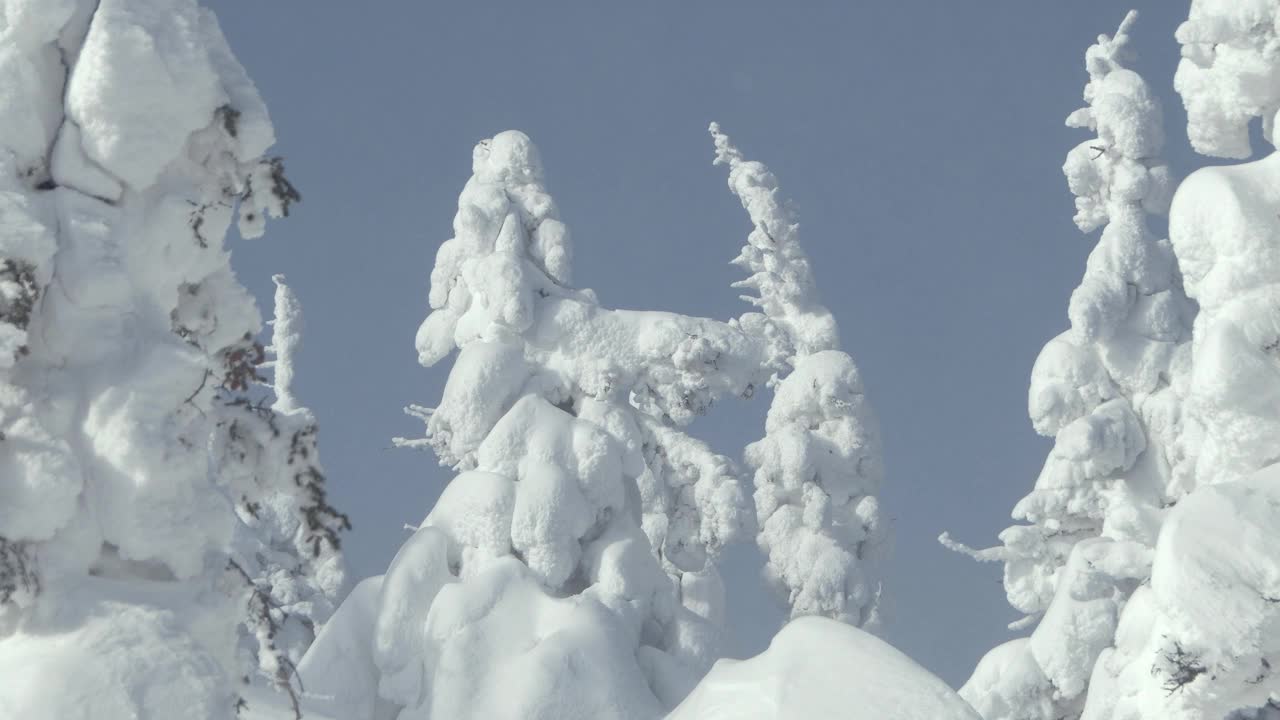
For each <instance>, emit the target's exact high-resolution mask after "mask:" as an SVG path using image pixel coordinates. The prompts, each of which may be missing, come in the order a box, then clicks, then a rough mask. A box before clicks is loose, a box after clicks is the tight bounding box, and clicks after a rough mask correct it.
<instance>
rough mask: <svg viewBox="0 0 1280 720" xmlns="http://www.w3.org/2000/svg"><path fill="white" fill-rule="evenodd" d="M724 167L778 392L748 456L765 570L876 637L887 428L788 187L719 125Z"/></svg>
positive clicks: (805, 602)
mask: <svg viewBox="0 0 1280 720" xmlns="http://www.w3.org/2000/svg"><path fill="white" fill-rule="evenodd" d="M711 135H712V137H713V138H714V140H715V145H716V163H717V164H724V165H727V166H728V167H729V187H730V189H731V190H732V191H733V192H734V194H735V195H737V196H738V198H739V199H741V201H742V206H743V208H745V209H746V210H747V213H748V215H749V216H750V217H751V222H752V224H753V225H754V226H755V227H754V229H753V230H752V231H751V234H750V235H749V236H748V237H747V245H746V246H745V247H744V248H743V249H742V253H741V254H740V255H739V256H738V257H737V258H736V259H735V260H734V262H735V264H737V265H739V266H741V267H743V268H744V269H746V270H747V271H749V272H750V273H751V275H750V277H749V278H748V279H746V280H744V281H741V282H739V283H738V284H737V285H738V286H739V287H745V288H750V289H752V290H755V291H756V292H757V293H759V295H758V297H756V296H744V299H746V300H748V301H750V302H752V303H753V304H755V305H757V306H759V307H760V309H761V312H758V313H748V314H746V315H744V316H743V317H742V318H740V319H739V324H740V326H741V327H743V328H746V329H748V330H749V331H750V332H752V333H754V334H756V335H758V336H759V337H762V338H764V339H765V340H766V342H767V343H768V348H769V353H768V355H769V361H770V365H769V369H770V370H773V371H774V372H777V373H779V374H785V377H784V378H783V379H781V380H780V381H777V380H776V376H775V388H774V389H775V393H774V398H773V403H772V404H771V405H770V407H769V416H768V419H767V420H766V422H765V432H766V435H765V437H764V438H763V439H762V440H760V441H758V442H756V443H753V444H751V445H750V446H748V447H747V451H746V460H747V464H748V465H750V466H751V468H752V469H753V470H754V471H755V488H756V489H755V506H756V516H757V518H758V521H759V526H760V533H759V536H758V538H757V540H758V543H759V545H760V548H761V550H762V551H764V553H765V557H766V558H767V564H766V567H765V573H766V575H767V576H768V578H769V580H770V581H771V582H772V583H773V584H774V585H775V586H776V587H777V588H778V589H779V590H780V591H781V592H782V594H783V595H784V596H785V597H786V598H787V599H788V604H789V606H790V608H791V615H792V616H793V617H796V616H801V615H825V616H828V617H832V618H836V619H838V620H841V621H843V622H847V623H851V624H854V625H861V626H864V627H867V628H869V629H874V628H875V627H877V626H878V625H879V623H880V607H879V603H880V581H879V573H878V565H879V564H880V562H881V560H882V558H881V556H882V555H883V553H884V550H885V547H884V545H885V539H886V535H887V532H886V528H885V523H884V521H883V520H882V518H881V515H880V508H879V503H878V501H877V499H876V494H877V492H878V491H879V487H880V482H881V478H882V476H883V468H882V461H881V453H880V438H879V427H878V423H877V420H876V417H875V414H874V412H873V411H872V409H871V405H870V403H868V402H867V400H866V396H865V394H864V392H863V387H862V379H861V377H860V376H859V374H858V368H857V367H856V366H855V365H854V363H853V359H852V358H850V357H849V356H848V355H847V354H845V353H843V352H841V351H840V350H839V349H838V347H839V337H838V333H837V328H836V323H835V319H834V318H833V317H832V315H831V312H830V311H829V310H827V308H826V307H825V306H824V305H823V304H822V302H821V300H820V299H819V298H818V293H817V287H816V285H815V284H814V280H813V273H812V271H811V269H810V267H809V259H808V257H806V255H805V253H804V249H803V248H802V247H801V246H800V243H799V223H798V222H797V221H796V218H795V216H794V213H793V212H792V211H791V209H790V208H789V207H788V206H787V205H786V204H785V203H784V202H783V200H782V198H781V197H780V196H779V190H778V181H777V178H775V177H774V175H773V173H771V172H769V169H768V168H767V167H765V166H764V165H762V164H761V163H759V162H755V161H748V160H745V159H744V158H743V156H742V153H741V152H740V151H739V150H738V149H737V148H736V147H734V145H733V144H732V142H731V141H730V140H729V138H728V136H726V135H725V134H724V133H723V132H721V130H720V127H719V126H718V125H716V124H714V123H713V124H712V125H711Z"/></svg>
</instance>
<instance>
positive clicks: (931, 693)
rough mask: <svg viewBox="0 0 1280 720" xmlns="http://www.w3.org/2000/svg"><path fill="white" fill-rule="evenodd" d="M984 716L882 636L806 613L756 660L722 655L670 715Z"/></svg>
mask: <svg viewBox="0 0 1280 720" xmlns="http://www.w3.org/2000/svg"><path fill="white" fill-rule="evenodd" d="M825 718H831V719H832V720H834V719H835V718H849V719H850V720H860V719H862V718H865V719H866V720H976V719H977V718H978V714H977V713H975V712H974V711H973V709H972V708H970V707H969V705H968V704H967V703H966V702H965V701H964V700H962V699H961V698H960V697H958V696H957V695H956V694H955V693H954V692H953V691H952V690H951V688H949V687H947V686H946V684H945V683H943V682H942V681H941V680H939V679H938V678H936V677H934V676H933V675H932V674H930V673H929V672H928V671H926V670H924V669H923V668H921V667H920V666H919V665H917V664H916V663H915V662H913V661H912V660H911V659H910V658H908V657H907V656H905V655H903V654H902V653H900V652H898V651H897V650H895V649H894V648H892V647H891V646H889V645H888V644H886V643H885V642H883V641H881V640H879V639H877V638H876V637H875V636H873V635H870V634H868V633H866V632H864V631H861V630H859V629H857V628H855V627H851V626H849V625H845V624H842V623H837V622H833V621H831V620H829V619H826V618H823V617H802V618H797V619H795V620H792V621H791V622H789V623H788V624H787V625H786V626H785V627H783V628H782V630H780V631H779V632H778V634H777V635H776V636H775V637H774V639H773V641H772V642H771V643H769V648H768V649H767V650H765V651H764V652H762V653H760V654H759V655H757V656H755V657H753V658H750V659H748V660H741V661H739V660H720V661H719V662H717V663H716V665H715V667H713V668H712V669H711V672H710V673H709V674H708V675H707V677H706V678H705V679H704V680H703V681H702V683H701V684H699V685H698V687H697V689H695V690H694V691H693V693H692V694H690V695H689V697H688V698H687V699H686V700H685V701H684V702H683V703H681V704H680V707H678V708H676V710H675V711H674V712H672V713H671V714H670V715H668V716H667V720H823V719H825Z"/></svg>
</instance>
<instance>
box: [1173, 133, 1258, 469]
mask: <svg viewBox="0 0 1280 720" xmlns="http://www.w3.org/2000/svg"><path fill="white" fill-rule="evenodd" d="M1278 178H1280V155H1276V154H1274V153H1273V154H1272V155H1270V156H1268V157H1266V158H1264V159H1262V160H1258V161H1255V162H1251V163H1245V164H1242V165H1235V166H1229V167H1214V168H1204V169H1202V170H1199V171H1197V172H1195V173H1193V174H1192V175H1191V176H1190V177H1188V178H1187V179H1186V181H1185V182H1183V183H1182V185H1181V186H1180V187H1179V188H1178V193H1177V195H1176V196H1175V197H1174V204H1173V208H1172V210H1171V212H1170V218H1169V230H1170V236H1171V238H1172V240H1173V243H1174V247H1175V248H1176V249H1177V251H1178V257H1179V259H1180V260H1181V262H1182V267H1183V271H1184V273H1185V274H1186V284H1187V291H1188V293H1189V294H1190V295H1191V296H1192V297H1193V298H1195V299H1196V300H1197V301H1198V302H1199V303H1200V315H1199V317H1197V319H1196V325H1195V340H1194V343H1193V353H1192V362H1193V370H1192V374H1191V386H1190V389H1191V398H1190V402H1191V403H1192V406H1193V408H1194V412H1195V413H1196V417H1197V420H1198V421H1199V422H1200V424H1202V425H1203V439H1202V444H1201V446H1200V448H1199V454H1200V456H1199V461H1198V465H1197V467H1198V473H1197V474H1198V475H1199V476H1200V477H1201V479H1202V480H1204V481H1208V482H1215V481H1219V480H1229V479H1238V478H1240V477H1243V476H1244V475H1246V474H1248V473H1249V472H1252V471H1253V470H1256V469H1258V468H1260V467H1262V466H1263V465H1265V464H1268V463H1270V462H1272V461H1274V460H1275V459H1276V458H1278V457H1280V410H1278V409H1277V408H1280V405H1278V404H1277V402H1278V401H1280V364H1278V363H1277V360H1276V355H1275V348H1276V345H1277V343H1278V342H1280V324H1278V323H1277V322H1276V318H1277V317H1278V315H1277V308H1280V304H1278V303H1280V219H1278V218H1277V216H1276V213H1277V212H1280V190H1277V179H1278Z"/></svg>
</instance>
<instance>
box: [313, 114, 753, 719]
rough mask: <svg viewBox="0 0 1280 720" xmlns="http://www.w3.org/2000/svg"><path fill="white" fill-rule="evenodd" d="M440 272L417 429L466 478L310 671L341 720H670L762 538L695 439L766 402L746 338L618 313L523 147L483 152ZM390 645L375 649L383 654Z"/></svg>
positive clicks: (425, 342)
mask: <svg viewBox="0 0 1280 720" xmlns="http://www.w3.org/2000/svg"><path fill="white" fill-rule="evenodd" d="M472 167H473V173H474V174H473V176H472V178H471V179H470V180H469V181H468V182H467V184H466V187H465V188H464V189H463V191H462V195H461V197H460V199H459V203H458V213H457V216H456V217H455V219H454V233H455V235H454V237H453V238H452V239H450V240H448V241H446V242H445V243H444V244H443V245H442V246H441V247H440V250H439V252H438V254H437V257H436V264H435V268H434V269H433V271H432V274H431V296H430V303H431V307H432V311H431V314H430V315H429V316H428V317H427V319H426V321H425V322H424V323H423V325H422V329H421V330H420V331H419V333H418V338H417V348H418V352H419V358H420V360H421V362H422V363H423V364H424V365H427V366H430V365H433V364H435V363H437V362H439V361H440V360H442V359H443V358H445V357H446V356H447V355H449V354H450V353H451V352H452V351H453V350H454V349H455V348H458V356H457V360H456V362H455V364H454V366H453V368H452V371H451V372H450V374H449V379H448V382H447V384H446V386H445V389H444V394H443V397H442V399H441V401H440V403H439V406H438V407H436V408H435V409H433V410H425V409H422V408H418V409H415V410H414V412H416V413H417V414H419V415H421V416H422V417H423V418H424V419H425V420H426V422H427V436H426V438H425V439H422V440H417V441H402V444H409V445H417V446H424V447H430V448H431V449H432V450H434V451H435V453H436V454H437V455H438V456H439V458H440V460H441V461H442V463H444V464H446V465H449V466H452V467H454V468H455V469H457V470H458V471H459V475H458V476H457V477H455V478H454V479H453V481H452V482H451V483H450V484H449V485H448V487H446V488H445V491H444V494H443V495H442V496H441V498H440V500H439V501H438V502H437V504H436V506H435V508H434V509H433V510H432V511H431V513H430V514H429V515H428V516H427V518H426V520H425V521H424V522H423V523H422V525H421V527H420V528H419V529H418V530H417V531H416V532H415V533H414V535H413V537H412V538H411V539H409V540H408V541H407V542H406V543H405V545H404V546H403V547H402V548H401V550H400V552H399V553H398V554H397V555H396V557H395V559H394V560H393V561H392V563H391V566H390V568H389V569H388V571H387V573H386V575H385V576H383V577H380V578H374V579H371V580H368V581H365V583H362V584H361V585H360V586H359V587H357V588H356V589H355V590H354V591H353V593H352V598H351V599H349V600H348V601H346V602H345V603H344V605H343V607H342V608H340V609H339V611H338V613H337V614H335V616H334V619H333V621H332V622H331V623H330V625H329V626H328V627H326V628H325V631H324V632H323V633H322V634H321V636H320V637H319V638H317V641H316V643H315V645H313V647H312V649H311V650H310V651H309V653H308V654H307V656H306V657H305V658H304V660H303V662H302V664H301V666H300V670H301V672H302V675H303V679H304V682H305V684H306V686H307V688H308V691H309V692H311V693H313V694H314V695H316V696H328V697H327V698H325V697H317V698H316V700H317V703H318V705H323V706H326V707H327V708H328V709H329V710H330V711H331V712H333V713H334V714H337V715H338V716H341V717H354V718H368V717H379V718H381V717H398V718H402V719H405V720H407V719H408V718H426V717H432V718H486V719H488V718H513V719H514V718H531V717H547V718H552V717H592V718H654V717H658V716H660V715H661V714H662V713H663V712H664V711H665V710H667V709H670V708H671V707H673V706H674V705H675V704H676V703H677V702H678V701H679V700H680V699H681V698H682V697H683V696H684V695H685V694H686V693H687V692H688V690H689V689H690V688H691V687H692V685H693V683H695V682H696V681H697V679H698V678H699V677H701V675H702V674H703V673H704V672H705V671H706V669H707V668H708V667H709V666H710V663H711V662H712V660H714V659H715V658H716V656H717V648H716V645H717V642H716V638H717V634H718V632H717V626H718V624H719V623H720V621H721V618H722V614H723V602H724V599H723V588H722V586H721V584H720V581H719V576H718V574H717V572H716V569H715V566H714V564H713V563H712V560H713V558H714V557H715V554H716V552H717V550H718V549H719V548H720V547H721V546H722V545H723V544H725V543H726V542H729V541H731V540H733V539H734V538H735V537H736V536H737V535H739V534H740V533H742V531H743V530H744V529H749V527H750V521H751V515H750V507H749V504H748V500H747V494H746V492H745V491H744V489H743V487H742V485H741V481H740V479H739V477H738V474H737V472H736V470H735V469H734V466H733V463H732V462H730V461H729V460H728V459H726V458H723V457H720V456H718V455H716V454H714V453H713V452H711V451H710V450H709V449H708V448H707V446H706V445H705V444H703V443H701V442H699V441H697V440H695V439H693V438H691V437H690V436H688V435H686V434H685V433H684V432H683V431H682V430H681V429H680V427H681V426H682V425H684V424H686V423H687V422H688V421H689V420H691V419H692V418H693V417H695V416H696V415H699V414H702V413H705V412H706V411H707V410H708V409H709V408H710V406H711V404H712V403H713V401H714V400H715V398H717V397H719V396H722V395H725V394H730V393H732V394H735V395H742V394H747V393H749V392H750V391H751V388H752V387H753V384H755V383H758V382H762V381H763V380H764V379H765V374H764V372H763V371H762V369H761V368H762V366H763V364H764V363H763V360H764V358H763V352H764V345H763V343H762V342H760V341H759V340H757V339H756V338H755V337H753V336H751V335H749V334H748V333H746V332H744V331H743V330H742V329H741V328H739V327H736V326H735V325H732V324H726V323H721V322H716V321H712V320H704V319H698V318H691V317H684V316H680V315H675V314H671V313H660V312H630V311H622V310H609V309H606V308H604V307H602V306H601V305H600V304H599V303H598V302H597V300H596V297H595V294H594V293H593V292H591V291H590V290H576V289H574V288H573V287H572V286H571V281H570V262H571V258H572V250H571V245H570V239H569V234H568V231H567V229H566V227H565V225H564V223H562V222H561V221H560V220H559V218H558V214H557V211H556V207H555V204H554V202H553V201H552V199H551V196H550V195H549V194H548V193H547V191H546V189H545V187H544V185H543V177H542V167H541V162H540V160H539V158H538V154H537V150H536V149H535V147H534V146H533V144H532V143H531V142H530V141H529V138H528V137H526V136H525V135H524V134H522V133H519V132H514V131H510V132H504V133H501V134H499V135H497V136H495V137H494V138H492V139H490V140H485V141H483V142H481V143H480V144H479V145H477V146H476V148H475V152H474V155H473V164H472ZM370 635H371V636H372V638H373V640H372V643H371V644H370V643H369V642H368V638H369V636H370Z"/></svg>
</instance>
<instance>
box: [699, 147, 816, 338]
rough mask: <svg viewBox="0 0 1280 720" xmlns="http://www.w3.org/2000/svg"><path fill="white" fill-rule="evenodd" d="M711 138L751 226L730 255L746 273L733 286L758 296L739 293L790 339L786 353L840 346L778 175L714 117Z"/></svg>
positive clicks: (730, 186) (718, 159) (716, 160)
mask: <svg viewBox="0 0 1280 720" xmlns="http://www.w3.org/2000/svg"><path fill="white" fill-rule="evenodd" d="M709 130H710V132H711V137H712V139H713V140H714V141H715V147H716V159H715V164H717V165H727V166H728V167H729V189H730V190H732V191H733V193H734V195H737V196H738V199H740V200H741V201H742V207H743V208H744V209H746V211H747V214H748V215H749V216H750V217H751V222H752V224H753V225H754V226H755V228H754V229H753V230H752V231H751V234H750V235H748V236H747V244H746V245H744V246H743V248H742V252H741V253H739V255H738V256H737V257H736V258H734V259H733V264H735V265H738V266H740V267H742V268H743V269H745V270H746V271H747V272H749V273H751V275H750V277H748V278H747V279H746V280H740V281H738V282H737V283H734V287H740V288H749V289H751V290H754V291H755V292H756V293H758V296H749V295H744V296H742V299H743V300H746V301H747V302H750V303H752V304H753V305H756V306H758V307H759V308H760V309H761V311H762V313H763V315H764V316H765V317H766V318H768V319H769V320H771V321H772V322H774V323H776V324H777V325H779V326H781V327H782V328H783V329H784V330H785V331H786V336H787V339H788V340H789V341H790V344H791V346H792V347H791V348H789V349H790V353H789V354H788V356H789V355H790V354H801V355H807V354H810V353H815V352H818V351H820V350H832V349H835V348H838V347H839V346H840V338H839V333H838V331H837V328H836V322H835V318H833V317H832V316H831V311H829V310H828V309H827V308H826V306H824V305H823V304H822V300H821V299H820V298H819V297H818V290H817V285H816V284H815V283H814V279H813V271H812V270H811V269H810V267H809V258H808V256H807V255H806V254H805V252H804V248H803V247H802V246H801V245H800V238H799V228H800V224H799V222H798V221H797V220H796V218H795V214H794V213H793V212H792V210H791V208H790V207H788V205H787V203H786V202H784V201H783V199H782V198H781V197H779V192H778V179H777V178H776V177H774V175H773V173H771V172H769V168H767V167H765V166H764V165H763V164H762V163H759V162H755V161H753V160H745V159H744V158H743V156H742V153H741V152H740V151H739V150H738V148H736V147H734V145H733V143H732V142H731V141H730V140H729V136H727V135H725V134H724V133H723V132H721V131H720V124H719V123H714V122H713V123H711V127H710V128H709Z"/></svg>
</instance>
